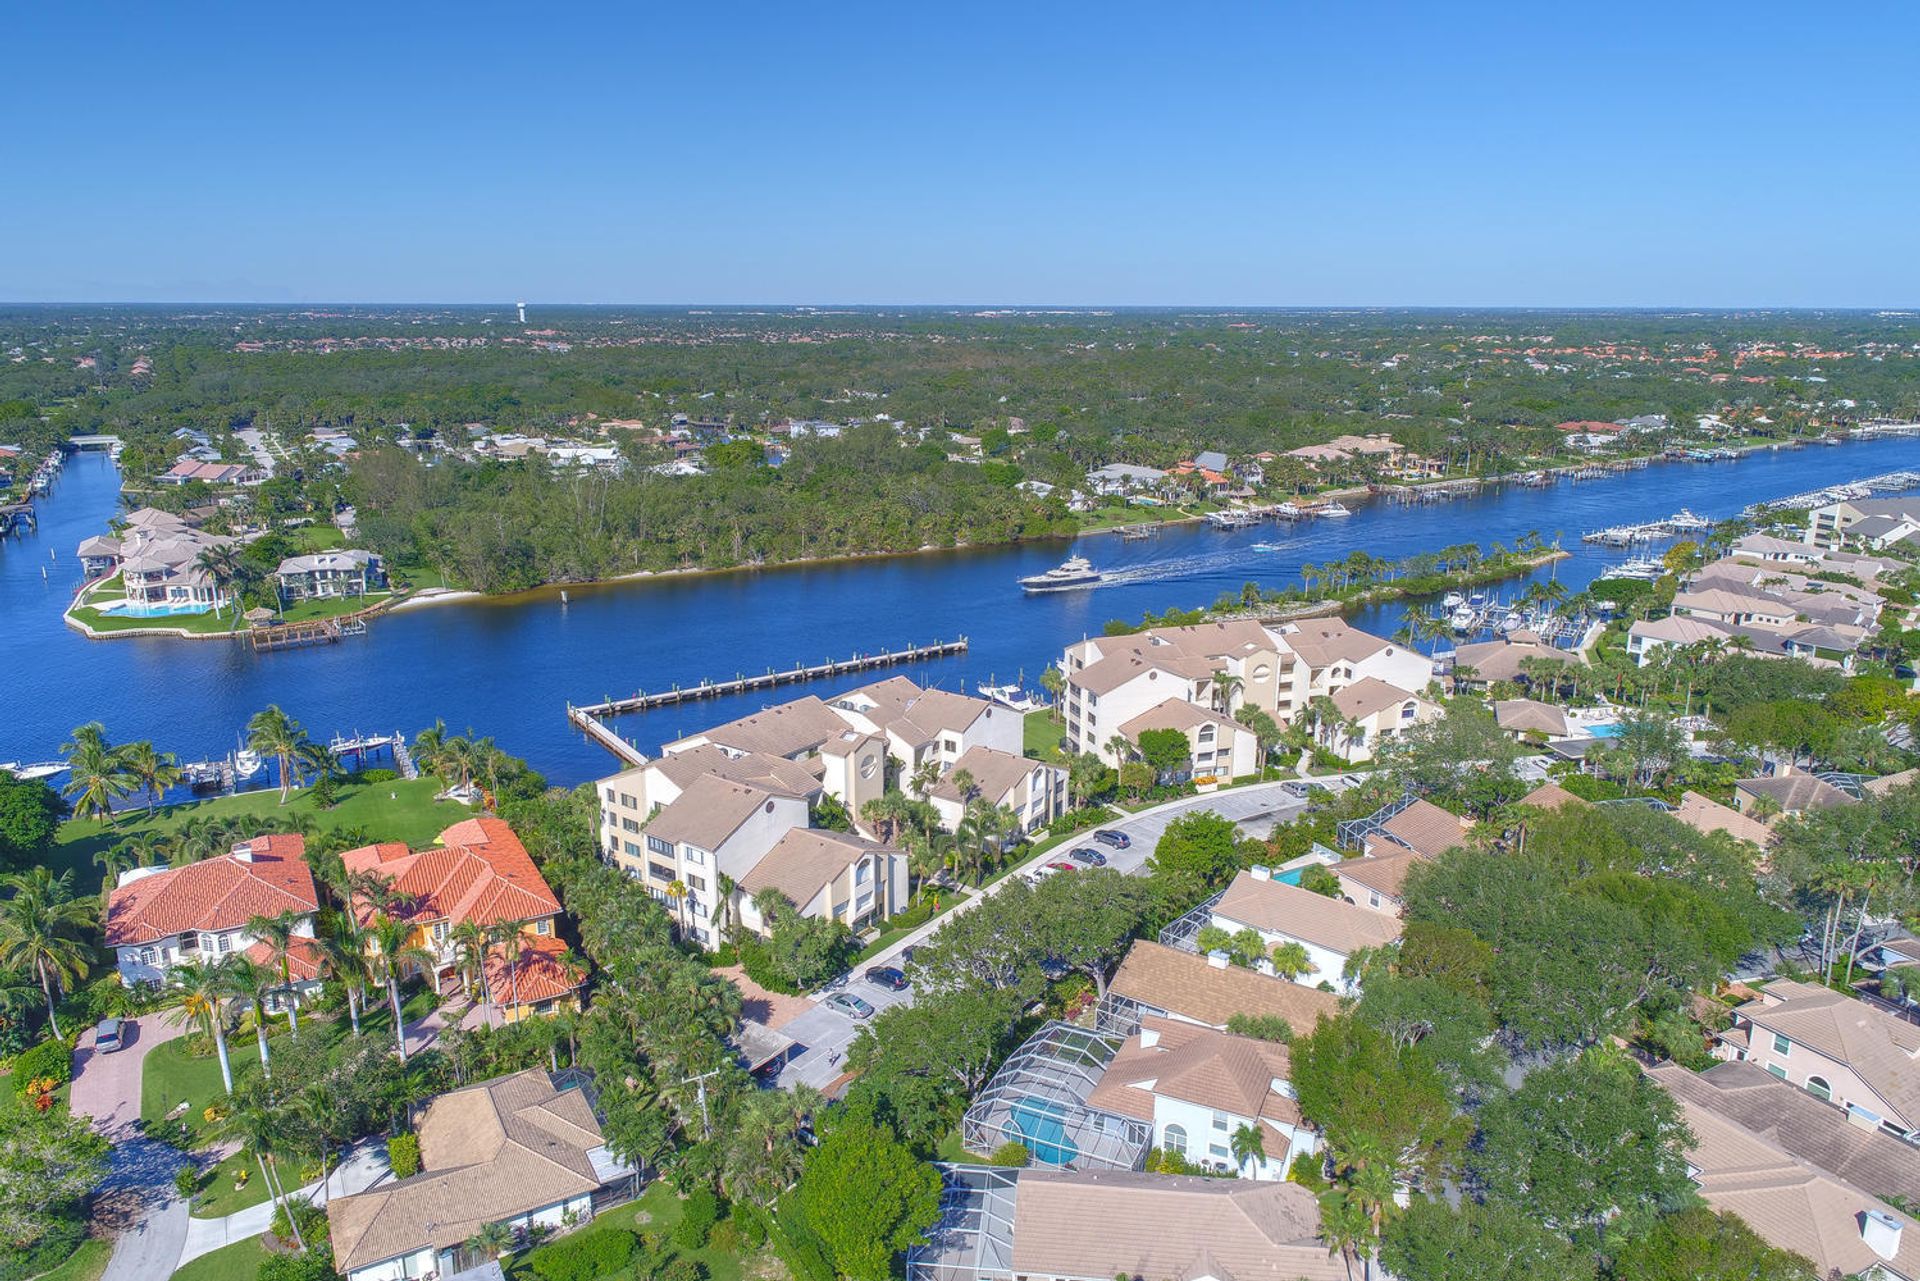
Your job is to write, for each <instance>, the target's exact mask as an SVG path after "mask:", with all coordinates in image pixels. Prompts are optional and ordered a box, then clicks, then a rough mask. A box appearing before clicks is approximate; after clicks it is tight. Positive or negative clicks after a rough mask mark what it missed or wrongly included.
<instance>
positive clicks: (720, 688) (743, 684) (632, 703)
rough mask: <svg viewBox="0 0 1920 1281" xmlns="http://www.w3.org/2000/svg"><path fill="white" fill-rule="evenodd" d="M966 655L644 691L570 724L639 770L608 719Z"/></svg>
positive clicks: (572, 708) (946, 651) (937, 654)
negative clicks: (681, 704) (607, 723)
mask: <svg viewBox="0 0 1920 1281" xmlns="http://www.w3.org/2000/svg"><path fill="white" fill-rule="evenodd" d="M966 652H967V638H966V637H964V636H962V637H960V638H959V639H958V640H950V641H934V642H933V643H932V644H930V645H910V646H908V647H907V648H905V649H892V650H887V651H885V652H883V653H879V654H855V655H854V656H853V657H852V658H843V659H839V660H836V661H832V662H825V663H814V664H811V665H806V664H803V665H801V666H798V667H790V668H788V669H786V670H785V671H778V672H776V671H772V670H768V671H765V672H761V673H759V674H757V675H753V676H746V675H741V676H735V677H734V678H733V679H732V680H724V681H701V682H700V683H699V684H698V685H675V686H674V687H673V688H671V689H663V690H655V691H653V692H651V693H649V692H648V691H646V690H641V691H639V692H637V693H635V694H632V695H630V696H628V697H626V698H610V699H608V700H607V701H606V702H604V703H587V704H582V705H579V706H576V705H574V704H573V703H568V704H567V719H568V720H569V721H571V722H572V723H573V725H574V726H575V728H577V729H579V730H580V731H581V732H582V733H584V734H586V735H587V737H589V738H591V739H593V740H594V741H595V742H597V743H599V744H600V745H601V746H602V747H604V748H606V749H607V750H608V751H610V752H612V753H613V754H614V755H616V756H618V757H620V758H621V759H622V760H625V761H629V762H631V763H632V764H635V765H638V764H642V763H644V762H645V761H646V759H647V758H646V757H645V756H644V755H642V754H641V753H640V750H639V749H638V748H636V747H634V746H633V744H631V743H629V742H627V740H626V739H624V738H621V737H620V736H619V735H618V734H616V733H614V732H613V731H612V730H611V729H609V728H608V727H607V726H606V725H605V724H604V723H603V718H605V717H609V716H623V715H626V714H627V713H630V712H650V711H652V710H654V709H655V708H657V707H671V706H673V705H675V704H678V703H692V702H697V701H699V700H701V699H706V698H726V697H727V696H728V695H731V694H751V693H753V692H755V691H757V690H767V689H777V688H778V687H780V686H782V685H797V684H799V683H801V682H802V681H814V680H820V679H822V678H823V677H831V676H846V675H850V674H852V673H855V672H870V671H874V670H876V669H878V668H882V667H897V666H899V665H900V664H902V663H918V662H924V661H925V660H927V659H931V658H949V657H951V656H953V655H955V654H964V653H966Z"/></svg>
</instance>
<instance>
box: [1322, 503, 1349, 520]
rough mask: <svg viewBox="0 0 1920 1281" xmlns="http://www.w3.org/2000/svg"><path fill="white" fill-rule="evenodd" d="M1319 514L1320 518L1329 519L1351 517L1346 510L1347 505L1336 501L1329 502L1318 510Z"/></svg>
mask: <svg viewBox="0 0 1920 1281" xmlns="http://www.w3.org/2000/svg"><path fill="white" fill-rule="evenodd" d="M1319 514H1320V515H1322V516H1326V517H1330V518H1331V517H1335V516H1351V515H1353V513H1352V512H1351V511H1349V510H1347V505H1346V504H1345V503H1343V502H1340V501H1339V500H1338V499H1332V500H1329V501H1328V502H1327V503H1326V505H1325V506H1323V507H1321V508H1320V512H1319Z"/></svg>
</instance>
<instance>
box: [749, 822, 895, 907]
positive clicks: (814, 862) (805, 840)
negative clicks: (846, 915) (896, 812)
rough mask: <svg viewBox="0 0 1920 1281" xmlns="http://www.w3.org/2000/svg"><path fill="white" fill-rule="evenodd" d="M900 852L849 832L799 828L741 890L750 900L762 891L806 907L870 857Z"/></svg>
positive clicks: (755, 868) (758, 865) (775, 845)
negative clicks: (849, 870) (845, 872)
mask: <svg viewBox="0 0 1920 1281" xmlns="http://www.w3.org/2000/svg"><path fill="white" fill-rule="evenodd" d="M899 852H900V851H898V850H896V849H894V848H892V847H891V846H887V845H882V844H880V843H879V842H878V841H869V840H867V839H866V838H865V837H861V836H854V835H852V834H851V833H848V832H830V831H827V830H825V829H824V828H818V827H796V828H793V829H792V830H791V831H789V832H788V833H787V834H786V835H785V836H782V837H781V838H780V839H779V840H777V841H775V842H774V843H773V848H772V849H770V850H768V851H767V853H766V857H765V858H762V859H761V860H760V861H759V862H758V863H755V864H754V865H753V867H752V869H751V870H750V871H748V873H747V874H746V875H745V876H743V877H741V878H740V890H741V892H742V893H743V894H745V895H746V896H747V897H748V898H752V897H753V896H754V895H755V894H758V893H759V892H760V891H761V890H768V889H773V890H779V891H780V892H781V893H782V894H785V895H786V896H787V898H788V899H789V900H790V901H791V902H792V903H793V904H794V906H795V907H802V908H804V907H805V906H806V905H807V904H808V902H810V901H811V900H812V898H813V896H814V895H816V894H818V893H819V892H820V891H821V890H822V889H823V888H825V887H826V885H827V883H828V882H829V881H831V880H833V878H834V877H836V876H838V875H840V873H842V872H844V871H846V870H847V868H848V867H850V866H852V865H853V864H854V863H856V862H858V861H859V860H861V859H863V858H865V857H866V856H867V855H869V854H898V853H899Z"/></svg>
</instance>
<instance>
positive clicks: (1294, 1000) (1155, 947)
mask: <svg viewBox="0 0 1920 1281" xmlns="http://www.w3.org/2000/svg"><path fill="white" fill-rule="evenodd" d="M1339 1012H1340V998H1339V997H1338V996H1336V995H1335V994H1334V993H1332V992H1323V991H1321V990H1320V989H1319V988H1317V987H1305V986H1302V985H1301V984H1298V983H1288V982H1287V981H1285V980H1284V979H1280V978H1276V977H1273V976H1272V975H1267V974H1262V973H1260V972H1259V971H1258V970H1250V969H1247V968H1245V967H1243V966H1239V965H1234V964H1232V963H1230V962H1229V961H1228V960H1227V958H1226V957H1225V956H1223V955H1220V954H1218V953H1215V954H1213V955H1210V956H1201V955H1199V954H1197V953H1194V952H1188V951H1183V950H1181V949H1180V948H1177V947H1168V946H1167V945H1166V944H1164V943H1156V942H1152V941H1150V940H1148V939H1140V940H1138V941H1136V942H1135V943H1134V945H1133V946H1132V947H1131V948H1130V949H1128V951H1127V955H1126V957H1125V959H1123V960H1122V961H1121V962H1120V967H1119V968H1118V969H1117V970H1115V971H1114V974H1113V978H1112V979H1110V980H1109V981H1108V983H1107V990H1106V992H1105V993H1103V994H1102V995H1101V997H1100V1003H1099V1005H1098V1006H1097V1007H1096V1009H1095V1025H1096V1026H1097V1027H1098V1028H1099V1030H1100V1031H1102V1032H1117V1033H1120V1034H1122V1035H1126V1036H1131V1035H1132V1034H1133V1033H1135V1032H1137V1031H1139V1030H1140V1026H1141V1020H1142V1019H1147V1018H1169V1019H1174V1020H1176V1021H1178V1022H1182V1023H1193V1024H1197V1025H1199V1026H1201V1027H1210V1028H1213V1029H1215V1030H1216V1031H1225V1030H1226V1027H1227V1022H1228V1020H1229V1019H1231V1018H1232V1017H1233V1016H1234V1015H1236V1014H1244V1015H1248V1016H1249V1017H1255V1018H1259V1017H1269V1018H1277V1019H1283V1020H1285V1022H1286V1023H1287V1025H1288V1026H1289V1027H1290V1028H1292V1029H1293V1033H1294V1035H1295V1036H1296V1037H1300V1036H1307V1035H1310V1034H1311V1033H1312V1032H1313V1029H1314V1028H1315V1027H1317V1026H1318V1025H1319V1023H1320V1020H1321V1019H1323V1018H1332V1017H1333V1016H1334V1015H1336V1014H1338V1013H1339Z"/></svg>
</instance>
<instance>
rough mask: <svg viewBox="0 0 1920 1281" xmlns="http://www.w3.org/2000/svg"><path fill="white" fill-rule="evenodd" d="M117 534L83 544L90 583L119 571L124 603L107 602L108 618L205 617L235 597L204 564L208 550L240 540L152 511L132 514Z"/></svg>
mask: <svg viewBox="0 0 1920 1281" xmlns="http://www.w3.org/2000/svg"><path fill="white" fill-rule="evenodd" d="M121 526H122V527H121V529H120V530H119V532H117V533H114V534H103V535H95V536H94V537H91V538H88V539H85V540H83V541H82V542H81V544H80V546H79V548H78V549H77V550H78V554H79V558H80V563H81V567H82V568H83V569H84V571H85V572H86V575H87V577H88V578H89V579H104V578H106V577H108V576H109V575H111V574H113V573H114V572H116V571H118V572H119V574H120V578H121V585H122V588H123V594H124V596H125V600H124V601H102V602H100V604H99V608H101V609H102V610H103V611H105V612H119V613H127V614H135V615H145V614H149V613H162V614H187V613H204V612H207V611H210V610H214V609H221V608H225V606H226V605H227V604H228V603H229V602H230V601H231V599H232V596H231V593H230V592H229V591H228V590H227V587H226V585H225V584H223V583H220V582H217V581H216V580H215V579H214V577H213V575H211V574H210V573H208V572H207V571H206V569H205V568H203V567H202V566H201V564H200V558H201V556H202V555H204V554H205V553H206V552H207V551H208V550H210V549H212V548H217V547H228V546H232V545H233V544H234V543H235V541H236V540H234V539H232V538H228V537H224V536H222V535H217V534H207V533H203V532H201V531H200V530H198V529H196V528H194V526H193V525H192V524H191V523H190V522H189V521H187V520H186V519H185V518H184V517H180V516H176V515H174V514H173V513H171V512H163V511H159V510H156V509H155V508H152V507H141V508H138V509H136V510H135V511H132V512H130V513H128V514H127V516H126V517H125V518H124V520H123V521H122V522H121Z"/></svg>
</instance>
